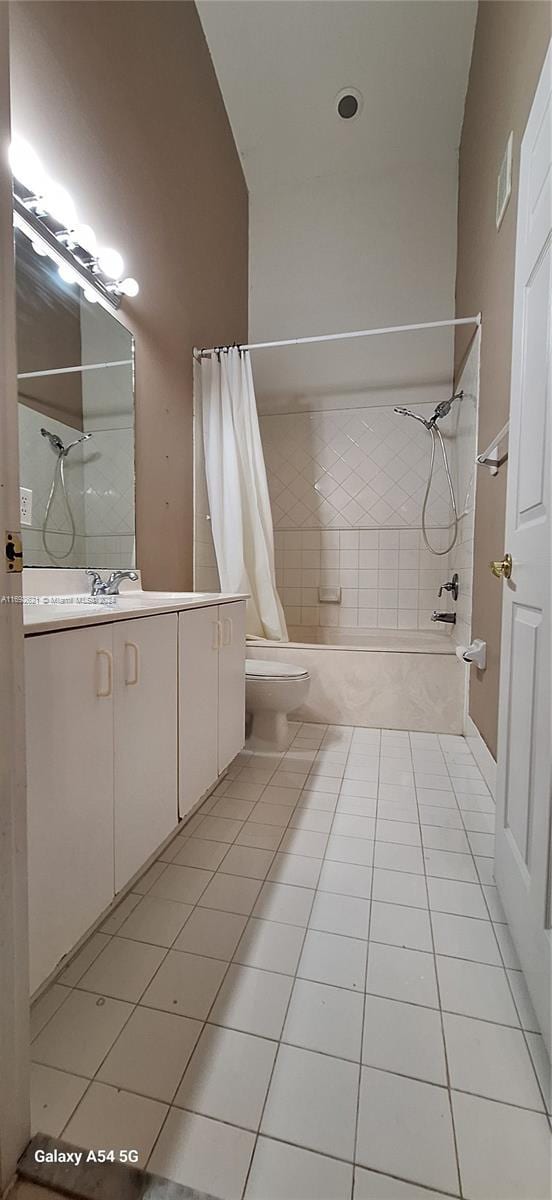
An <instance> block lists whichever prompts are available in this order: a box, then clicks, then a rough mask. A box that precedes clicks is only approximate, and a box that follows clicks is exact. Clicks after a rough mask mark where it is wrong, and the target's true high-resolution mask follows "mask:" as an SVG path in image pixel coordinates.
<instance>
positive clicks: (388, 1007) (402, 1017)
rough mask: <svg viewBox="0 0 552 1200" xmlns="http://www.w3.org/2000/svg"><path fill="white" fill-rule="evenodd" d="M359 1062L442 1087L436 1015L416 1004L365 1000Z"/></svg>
mask: <svg viewBox="0 0 552 1200" xmlns="http://www.w3.org/2000/svg"><path fill="white" fill-rule="evenodd" d="M362 1061H363V1063H366V1064H367V1065H368V1066H371V1067H380V1068H381V1069H383V1070H385V1071H396V1072H398V1073H399V1074H400V1075H411V1076H413V1077H414V1078H416V1079H425V1080H427V1081H428V1082H429V1083H440V1084H445V1085H446V1081H447V1080H446V1071H445V1055H444V1048H443V1035H442V1032H441V1017H440V1014H439V1013H438V1012H436V1011H434V1010H433V1009H431V1008H422V1007H421V1006H420V1005H417V1004H403V1003H401V1002H400V1001H398V1000H385V999H383V998H382V997H381V996H370V995H368V996H366V1005H365V1013H364V1036H363V1046H362Z"/></svg>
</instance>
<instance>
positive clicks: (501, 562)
mask: <svg viewBox="0 0 552 1200" xmlns="http://www.w3.org/2000/svg"><path fill="white" fill-rule="evenodd" d="M489 566H490V568H491V571H492V573H493V575H496V578H497V579H509V578H510V576H511V574H512V555H511V554H505V555H504V558H499V559H497V560H496V561H495V562H492V563H489Z"/></svg>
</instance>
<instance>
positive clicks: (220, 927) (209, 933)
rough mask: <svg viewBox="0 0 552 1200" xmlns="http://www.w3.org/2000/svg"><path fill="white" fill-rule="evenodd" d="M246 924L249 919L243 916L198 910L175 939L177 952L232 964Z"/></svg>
mask: <svg viewBox="0 0 552 1200" xmlns="http://www.w3.org/2000/svg"><path fill="white" fill-rule="evenodd" d="M246 923H247V917H246V916H243V915H241V914H240V913H231V912H221V911H220V910H218V909H216V908H195V909H194V911H193V913H192V915H191V917H190V919H189V920H188V921H187V922H186V924H185V926H184V929H183V930H182V933H181V934H180V936H179V937H178V938H177V939H176V942H175V943H174V949H175V950H185V951H187V952H188V954H203V955H206V957H207V958H219V959H223V960H225V961H226V962H230V959H231V958H232V956H233V954H234V950H235V949H236V946H237V944H238V942H239V940H240V938H241V935H242V933H243V931H244V929H245V926H246Z"/></svg>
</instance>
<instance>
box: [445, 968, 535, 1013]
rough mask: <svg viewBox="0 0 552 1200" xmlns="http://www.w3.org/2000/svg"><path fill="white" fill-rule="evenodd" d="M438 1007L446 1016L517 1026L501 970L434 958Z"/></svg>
mask: <svg viewBox="0 0 552 1200" xmlns="http://www.w3.org/2000/svg"><path fill="white" fill-rule="evenodd" d="M437 972H438V975H439V987H440V989H441V1004H442V1006H443V1010H446V1011H447V1012H456V1013H461V1014H463V1015H464V1016H467V1017H480V1018H481V1019H482V1020H485V1021H496V1022H498V1023H499V1024H502V1025H518V1018H517V1013H516V1010H515V1007H514V1003H513V1000H512V997H511V995H510V989H509V987H508V983H507V980H506V975H505V972H504V971H503V970H502V968H501V967H489V966H486V965H485V964H483V963H476V962H466V961H465V959H459V958H443V957H442V956H441V955H438V956H437Z"/></svg>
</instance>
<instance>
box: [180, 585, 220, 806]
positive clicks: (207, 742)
mask: <svg viewBox="0 0 552 1200" xmlns="http://www.w3.org/2000/svg"><path fill="white" fill-rule="evenodd" d="M178 619H179V742H180V751H179V755H180V772H179V795H180V816H181V817H185V816H186V814H187V813H189V812H190V809H192V808H193V806H194V804H197V801H198V800H199V799H200V797H201V796H202V795H203V793H204V792H206V791H207V789H208V788H210V787H211V785H212V784H213V783H215V781H216V778H217V774H218V759H217V741H218V656H219V649H218V646H219V641H220V633H221V629H220V625H219V610H218V607H216V606H213V607H211V608H199V609H195V610H189V611H187V612H181V613H180V614H179V618H178Z"/></svg>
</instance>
